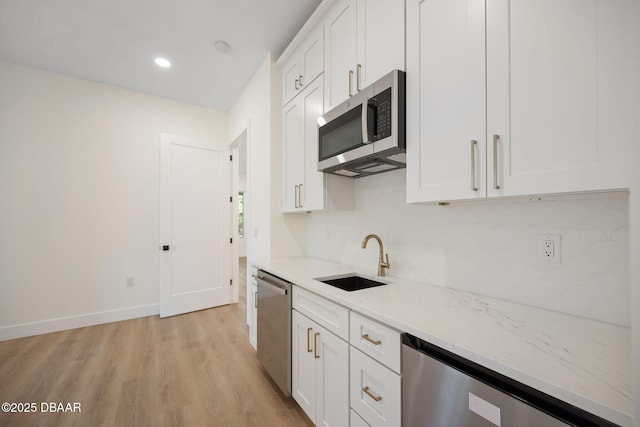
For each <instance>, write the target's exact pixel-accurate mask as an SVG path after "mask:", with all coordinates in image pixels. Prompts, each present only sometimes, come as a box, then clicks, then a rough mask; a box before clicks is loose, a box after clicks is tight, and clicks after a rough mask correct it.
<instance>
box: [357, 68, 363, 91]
mask: <svg viewBox="0 0 640 427" xmlns="http://www.w3.org/2000/svg"><path fill="white" fill-rule="evenodd" d="M356 71H357V73H356V90H357V91H358V92H360V91H361V90H362V88H361V87H360V79H361V77H360V75H361V74H362V65H360V64H358V65H357V67H356Z"/></svg>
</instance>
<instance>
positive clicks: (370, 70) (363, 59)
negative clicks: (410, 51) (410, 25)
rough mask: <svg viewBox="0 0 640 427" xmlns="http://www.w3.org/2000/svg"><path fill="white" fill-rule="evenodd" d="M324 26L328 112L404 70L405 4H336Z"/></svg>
mask: <svg viewBox="0 0 640 427" xmlns="http://www.w3.org/2000/svg"><path fill="white" fill-rule="evenodd" d="M324 22H325V24H324V28H325V30H324V34H325V46H324V49H325V60H326V63H325V84H326V87H325V110H329V109H331V108H333V107H335V106H336V105H338V104H339V103H341V102H342V101H344V100H346V99H347V98H349V97H350V96H352V95H353V94H355V93H357V92H358V91H360V90H361V89H363V88H364V87H366V86H367V85H369V84H371V83H373V82H374V81H375V80H377V79H378V78H380V77H382V76H384V75H385V74H387V73H388V72H389V71H391V70H393V69H396V68H397V69H401V70H404V0H337V1H336V2H334V3H333V5H332V6H331V8H330V9H329V10H328V12H327V15H326V16H325V19H324Z"/></svg>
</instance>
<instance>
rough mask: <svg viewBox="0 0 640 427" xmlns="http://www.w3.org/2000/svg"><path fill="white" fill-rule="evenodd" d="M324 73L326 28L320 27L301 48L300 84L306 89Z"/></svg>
mask: <svg viewBox="0 0 640 427" xmlns="http://www.w3.org/2000/svg"><path fill="white" fill-rule="evenodd" d="M323 71H324V28H323V26H322V25H318V28H316V29H315V30H314V31H313V32H312V33H311V34H309V36H308V37H307V39H306V40H305V41H304V43H302V45H301V46H300V75H299V76H298V83H299V84H300V87H302V88H304V87H306V86H307V85H309V84H310V83H311V82H312V81H313V80H314V79H315V78H316V77H318V76H319V75H320V74H322V72H323Z"/></svg>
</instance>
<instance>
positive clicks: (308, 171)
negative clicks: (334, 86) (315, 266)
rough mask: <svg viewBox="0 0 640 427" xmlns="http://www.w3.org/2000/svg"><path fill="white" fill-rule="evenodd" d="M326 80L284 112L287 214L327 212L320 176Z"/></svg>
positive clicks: (308, 88)
mask: <svg viewBox="0 0 640 427" xmlns="http://www.w3.org/2000/svg"><path fill="white" fill-rule="evenodd" d="M322 88H323V86H322V78H319V79H316V80H314V81H313V82H312V83H311V84H309V85H308V86H306V87H305V89H304V90H303V91H302V93H300V96H297V97H296V98H294V99H293V100H292V101H291V102H290V103H289V104H287V105H285V107H284V109H283V121H284V126H283V128H284V173H285V176H284V185H285V188H284V196H283V203H284V206H283V211H284V212H295V211H311V210H318V209H324V207H325V204H324V190H325V184H324V174H323V173H322V172H318V123H317V120H318V117H320V116H322V114H323V109H322V108H323V90H322Z"/></svg>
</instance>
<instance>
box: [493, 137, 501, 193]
mask: <svg viewBox="0 0 640 427" xmlns="http://www.w3.org/2000/svg"><path fill="white" fill-rule="evenodd" d="M499 139H500V135H493V188H495V189H496V190H499V189H500V183H498V140H499Z"/></svg>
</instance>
